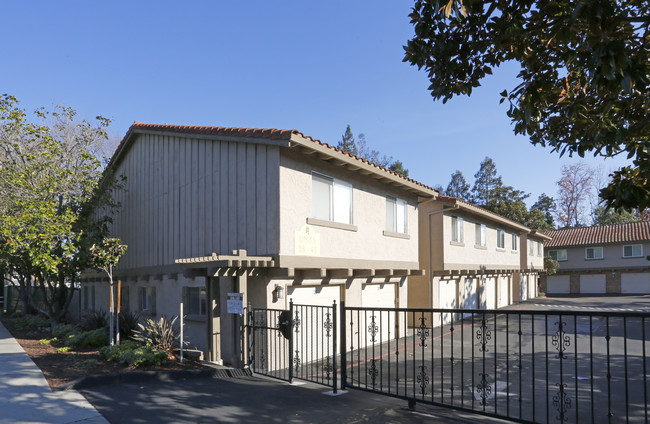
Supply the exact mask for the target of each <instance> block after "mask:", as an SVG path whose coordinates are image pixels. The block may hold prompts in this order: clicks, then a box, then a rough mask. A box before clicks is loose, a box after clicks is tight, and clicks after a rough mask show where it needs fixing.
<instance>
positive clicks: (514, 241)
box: [512, 234, 519, 252]
mask: <svg viewBox="0 0 650 424" xmlns="http://www.w3.org/2000/svg"><path fill="white" fill-rule="evenodd" d="M517 250H519V236H518V235H517V234H512V251H513V252H516V251H517Z"/></svg>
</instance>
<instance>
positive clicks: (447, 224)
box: [408, 196, 549, 309]
mask: <svg viewBox="0 0 650 424" xmlns="http://www.w3.org/2000/svg"><path fill="white" fill-rule="evenodd" d="M418 227H419V231H420V237H419V243H420V247H419V252H420V256H419V257H420V264H421V266H422V267H423V269H424V270H425V274H424V275H422V276H417V277H412V278H410V279H409V293H408V295H409V307H413V308H440V309H457V308H461V309H479V308H480V309H495V308H500V307H503V306H507V305H510V304H512V303H514V302H518V301H521V300H526V299H529V298H532V297H534V296H536V295H537V281H538V277H539V274H540V272H541V271H542V270H543V268H544V257H543V253H544V252H543V242H544V241H545V240H548V239H549V237H548V236H546V235H544V234H541V233H538V232H535V231H533V230H531V229H530V228H528V227H526V226H525V225H522V224H519V223H517V222H515V221H511V220H509V219H506V218H504V217H502V216H500V215H497V214H495V213H493V212H490V211H488V210H486V209H483V208H480V207H478V206H474V205H472V204H471V203H468V202H465V201H463V200H460V199H457V198H453V197H445V196H437V197H436V198H434V199H431V200H428V201H426V202H424V203H422V204H420V209H419V225H418Z"/></svg>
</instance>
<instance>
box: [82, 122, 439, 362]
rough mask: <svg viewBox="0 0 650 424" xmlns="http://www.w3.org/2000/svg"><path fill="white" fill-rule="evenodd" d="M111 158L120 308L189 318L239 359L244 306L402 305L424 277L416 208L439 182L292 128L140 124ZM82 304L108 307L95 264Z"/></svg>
mask: <svg viewBox="0 0 650 424" xmlns="http://www.w3.org/2000/svg"><path fill="white" fill-rule="evenodd" d="M109 168H110V169H111V170H112V171H114V172H115V173H116V174H117V175H124V176H125V177H126V187H125V190H123V191H121V192H119V193H117V198H116V200H117V201H118V202H119V203H120V204H121V208H120V210H119V212H118V213H117V214H116V215H115V216H114V217H113V223H112V228H111V234H112V235H113V236H115V237H120V238H121V239H122V240H123V242H124V243H126V244H127V245H128V251H127V253H126V254H125V256H124V257H123V258H122V259H121V261H120V263H119V265H118V267H117V269H116V271H115V276H116V278H117V279H119V280H121V283H122V308H123V309H127V310H131V311H139V312H141V313H143V314H145V315H149V316H160V315H167V316H172V315H178V314H179V312H180V304H181V302H183V305H184V309H185V314H186V315H187V316H188V323H187V326H186V330H185V333H186V339H187V340H189V341H190V342H191V343H192V344H194V345H195V346H196V347H197V348H199V349H201V350H204V351H206V352H207V358H208V359H209V360H212V361H221V360H223V361H224V362H226V363H231V364H237V363H238V362H240V360H241V352H240V351H239V350H238V346H239V345H240V344H239V343H238V339H237V337H238V334H239V333H238V330H237V326H238V324H241V322H239V323H238V322H237V320H238V319H239V318H237V315H233V314H228V313H227V312H226V311H227V306H226V305H227V300H228V294H229V293H243V296H244V299H243V302H244V305H246V304H249V303H250V304H252V306H254V307H269V308H277V309H285V308H287V306H288V302H289V300H293V301H294V303H300V304H311V305H332V304H333V302H335V301H336V302H337V303H340V302H341V301H342V300H345V302H346V303H347V305H349V306H372V307H406V306H407V292H406V280H407V278H408V277H409V276H413V275H420V274H421V273H422V270H421V268H420V266H419V262H418V235H419V232H418V207H419V204H420V203H421V202H423V201H427V200H429V199H432V198H434V197H435V196H436V195H437V192H436V191H435V190H434V189H432V188H430V187H427V186H425V185H423V184H421V183H418V182H416V181H414V180H412V179H408V178H405V177H402V176H400V175H398V174H395V173H393V172H391V171H389V170H387V169H385V168H382V167H379V166H377V165H374V164H372V163H369V162H368V161H366V160H362V159H360V158H357V157H355V156H351V155H349V154H346V153H343V152H342V151H340V150H337V149H336V148H334V147H331V146H329V145H327V144H324V143H321V142H319V141H318V140H314V139H312V138H310V137H306V136H304V135H303V134H301V133H300V132H298V131H296V130H291V131H289V130H275V129H247V128H246V129H245V128H223V127H200V126H176V125H152V124H143V123H138V122H136V123H134V124H133V125H132V126H131V128H130V129H129V131H128V133H127V134H126V136H125V137H124V139H123V141H122V142H121V144H120V145H119V147H118V149H117V151H116V153H115V155H114V156H113V158H112V160H111V163H110V165H109ZM83 286H84V287H83V307H84V308H85V309H104V310H107V309H108V305H109V300H108V293H109V292H108V286H107V284H106V280H105V277H104V276H103V275H101V274H99V273H95V274H88V275H86V279H85V282H84V285H83Z"/></svg>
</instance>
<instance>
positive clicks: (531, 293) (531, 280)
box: [528, 275, 537, 299]
mask: <svg viewBox="0 0 650 424" xmlns="http://www.w3.org/2000/svg"><path fill="white" fill-rule="evenodd" d="M536 296H537V276H535V275H529V276H528V298H529V299H533V298H535V297H536Z"/></svg>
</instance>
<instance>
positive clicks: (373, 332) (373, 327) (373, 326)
mask: <svg viewBox="0 0 650 424" xmlns="http://www.w3.org/2000/svg"><path fill="white" fill-rule="evenodd" d="M368 332H369V333H370V341H371V342H373V343H375V342H376V341H377V333H379V327H378V326H377V322H376V321H375V314H372V315H371V316H370V325H369V326H368Z"/></svg>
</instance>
